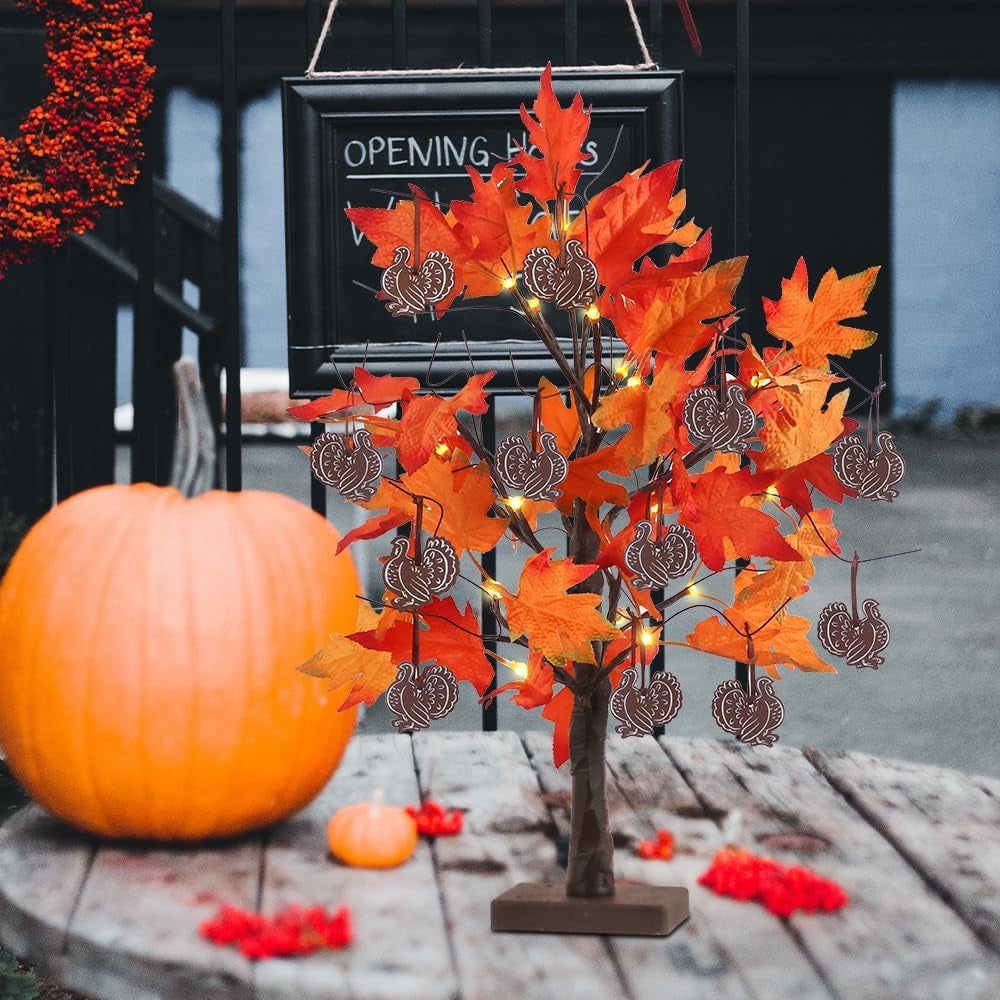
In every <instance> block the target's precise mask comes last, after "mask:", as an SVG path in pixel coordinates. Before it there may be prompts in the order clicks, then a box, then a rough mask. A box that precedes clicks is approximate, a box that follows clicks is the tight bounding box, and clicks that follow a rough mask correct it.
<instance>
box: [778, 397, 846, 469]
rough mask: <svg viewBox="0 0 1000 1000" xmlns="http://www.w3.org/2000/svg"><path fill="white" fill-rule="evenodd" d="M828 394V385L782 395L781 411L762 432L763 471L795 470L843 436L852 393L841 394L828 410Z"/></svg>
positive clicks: (831, 401)
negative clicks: (845, 413) (846, 411)
mask: <svg viewBox="0 0 1000 1000" xmlns="http://www.w3.org/2000/svg"><path fill="white" fill-rule="evenodd" d="M826 393H827V387H826V386H825V385H824V384H822V383H819V382H813V383H809V384H806V385H801V386H799V390H798V392H786V393H784V394H783V395H782V399H781V410H780V411H779V412H777V413H776V414H775V415H774V417H773V419H772V420H770V421H769V422H767V423H765V424H764V426H763V427H762V428H761V430H760V439H761V441H763V442H764V454H763V455H761V456H760V457H759V458H758V465H759V466H760V467H762V468H766V469H769V470H780V469H791V468H793V467H794V466H796V465H801V464H802V463H803V462H808V461H809V459H811V458H814V457H815V456H816V455H819V454H820V453H821V452H824V451H826V449H827V448H829V447H830V445H831V444H833V442H834V441H836V440H837V438H839V437H840V436H841V434H842V433H843V423H844V421H843V418H844V407H845V406H846V405H847V398H848V396H849V395H850V393H849V391H848V390H847V389H844V390H843V392H838V393H837V395H836V396H834V397H833V398H832V399H831V400H830V402H829V403H826V409H824V408H823V406H824V402H825V401H826Z"/></svg>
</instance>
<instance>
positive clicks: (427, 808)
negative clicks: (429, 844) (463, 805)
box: [406, 799, 463, 837]
mask: <svg viewBox="0 0 1000 1000" xmlns="http://www.w3.org/2000/svg"><path fill="white" fill-rule="evenodd" d="M406 811H407V813H408V814H409V815H410V816H412V817H413V818H414V819H415V820H416V823H417V832H418V833H420V834H422V835H423V836H425V837H454V836H455V835H456V834H458V833H461V832H462V822H463V816H462V814H461V812H459V810H457V809H452V810H451V811H450V812H449V811H448V810H446V809H445V808H444V806H442V805H441V804H440V803H439V802H435V801H434V800H433V799H427V800H426V801H425V802H424V804H423V805H422V806H407V807H406Z"/></svg>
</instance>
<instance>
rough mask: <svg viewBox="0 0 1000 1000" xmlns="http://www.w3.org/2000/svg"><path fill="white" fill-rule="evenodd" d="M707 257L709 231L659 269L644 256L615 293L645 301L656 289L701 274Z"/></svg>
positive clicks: (710, 237) (709, 243)
mask: <svg viewBox="0 0 1000 1000" xmlns="http://www.w3.org/2000/svg"><path fill="white" fill-rule="evenodd" d="M711 256H712V230H711V229H706V230H705V232H703V233H702V234H701V236H699V237H698V239H697V240H696V241H695V242H694V243H692V244H691V246H689V247H687V248H686V249H684V250H682V251H681V252H680V253H679V254H677V255H676V256H675V257H671V258H670V260H668V261H667V263H666V264H664V265H663V266H662V267H657V266H656V264H654V263H653V261H652V260H651V259H650V258H649V257H646V258H645V259H644V260H643V262H642V263H641V264H640V265H639V270H638V271H636V272H634V273H633V274H632V275H631V276H629V277H628V278H627V279H626V280H625V281H623V282H621V284H620V285H619V286H618V288H617V289H616V294H617V295H620V296H621V297H622V298H625V299H633V300H636V301H641V302H646V301H649V300H651V299H652V298H653V297H654V296H655V294H656V291H657V289H660V288H665V287H666V286H667V285H668V283H669V282H671V281H676V280H677V279H678V278H689V277H690V276H691V275H692V274H698V273H699V272H700V271H704V270H705V268H706V267H707V266H708V261H709V258H710V257H711ZM602 311H603V310H602Z"/></svg>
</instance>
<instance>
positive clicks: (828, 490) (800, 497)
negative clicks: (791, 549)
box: [766, 418, 858, 513]
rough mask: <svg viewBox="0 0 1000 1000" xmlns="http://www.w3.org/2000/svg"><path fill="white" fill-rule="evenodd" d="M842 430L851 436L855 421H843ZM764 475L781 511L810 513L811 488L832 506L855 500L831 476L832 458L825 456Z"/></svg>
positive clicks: (848, 491)
mask: <svg viewBox="0 0 1000 1000" xmlns="http://www.w3.org/2000/svg"><path fill="white" fill-rule="evenodd" d="M843 426H844V430H843V433H844V434H850V433H851V431H853V430H854V429H855V428H856V427H857V426H858V425H857V422H856V421H854V420H851V419H850V418H845V419H844V424H843ZM766 471H767V475H768V477H769V478H771V483H770V484H769V487H768V488H769V489H771V490H772V493H773V494H774V496H775V499H776V500H777V501H778V503H780V504H781V505H782V506H784V507H788V506H791V507H794V508H795V509H796V510H797V511H799V513H805V512H806V511H810V510H812V509H813V502H812V494H811V493H810V490H809V485H810V484H812V485H813V486H814V487H815V488H816V489H818V490H819V491H820V493H822V494H823V495H824V496H826V497H828V498H829V499H830V500H832V501H833V502H834V503H842V502H843V500H844V497H854V496H857V491H856V490H849V489H845V488H844V485H843V483H841V481H840V480H839V479H838V478H837V477H836V475H834V472H833V455H830V454H827V453H823V454H822V455H816V456H815V457H814V458H810V459H809V461H808V462H803V463H802V464H801V465H796V466H794V467H793V468H791V469H783V470H782V471H781V472H777V473H771V472H770V471H769V470H766Z"/></svg>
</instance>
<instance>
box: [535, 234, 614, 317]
mask: <svg viewBox="0 0 1000 1000" xmlns="http://www.w3.org/2000/svg"><path fill="white" fill-rule="evenodd" d="M521 274H522V277H523V278H524V284H525V285H526V286H527V288H528V291H530V292H531V294H532V295H534V296H535V297H536V298H539V299H542V300H543V301H545V302H554V303H555V304H556V305H557V306H559V308H560V309H573V308H576V307H578V306H586V305H589V304H590V303H591V301H593V298H594V292H595V290H596V288H597V267H596V265H595V264H594V262H593V261H592V260H591V259H590V258H589V257H588V256H587V255H586V254H585V253H584V251H583V244H582V243H581V242H580V241H579V240H567V241H566V249H565V251H564V253H563V256H562V260H561V262H560V261H558V260H556V259H555V258H554V257H553V256H552V254H551V253H550V252H549V251H548V250H547V249H546V248H545V247H535V248H534V249H533V250H529V251H528V253H527V254H526V256H525V258H524V264H523V266H522V268H521Z"/></svg>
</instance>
